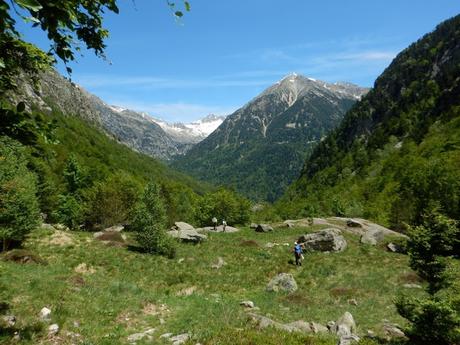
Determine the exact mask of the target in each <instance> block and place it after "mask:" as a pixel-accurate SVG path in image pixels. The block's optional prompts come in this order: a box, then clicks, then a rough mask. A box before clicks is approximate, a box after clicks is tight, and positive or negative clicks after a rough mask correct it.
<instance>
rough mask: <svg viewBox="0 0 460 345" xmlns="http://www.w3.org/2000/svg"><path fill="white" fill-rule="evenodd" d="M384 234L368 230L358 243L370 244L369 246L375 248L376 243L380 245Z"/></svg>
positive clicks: (380, 231)
mask: <svg viewBox="0 0 460 345" xmlns="http://www.w3.org/2000/svg"><path fill="white" fill-rule="evenodd" d="M384 238H385V234H384V233H383V231H382V230H380V229H375V228H374V229H369V230H368V231H366V232H365V233H364V234H363V235H362V236H361V239H360V242H361V243H363V244H370V245H371V246H376V245H377V243H380V242H382V241H383V240H384Z"/></svg>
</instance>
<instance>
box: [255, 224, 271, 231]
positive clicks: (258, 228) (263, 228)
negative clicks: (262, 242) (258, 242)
mask: <svg viewBox="0 0 460 345" xmlns="http://www.w3.org/2000/svg"><path fill="white" fill-rule="evenodd" d="M255 230H256V232H270V231H273V228H272V227H271V226H270V225H268V224H258V225H257V226H256V229H255Z"/></svg>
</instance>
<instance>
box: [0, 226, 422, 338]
mask: <svg viewBox="0 0 460 345" xmlns="http://www.w3.org/2000/svg"><path fill="white" fill-rule="evenodd" d="M316 229H317V228H316ZM312 230H313V228H312V229H311V230H310V231H312ZM304 232H305V230H303V229H283V230H276V231H274V232H273V233H264V234H259V233H255V232H253V231H252V230H249V229H243V230H242V231H241V232H238V233H233V234H222V233H218V234H211V235H210V236H209V240H208V241H207V242H206V243H203V244H201V245H186V244H180V245H179V248H178V255H177V258H175V259H173V260H169V259H166V258H163V257H159V256H152V255H146V254H141V253H137V252H133V251H130V250H128V249H125V248H115V247H107V246H105V245H103V244H102V243H99V242H95V241H93V240H92V234H90V233H84V232H80V233H78V232H74V233H72V235H73V236H74V237H75V244H74V245H72V246H68V247H59V246H51V245H49V244H47V243H46V241H43V238H44V236H46V235H47V234H46V233H45V232H44V231H43V230H38V231H37V232H35V233H34V234H33V235H32V237H31V239H30V240H29V241H28V243H27V245H26V248H27V249H29V250H31V251H33V252H35V253H36V254H39V255H40V256H41V257H42V258H43V259H45V260H46V261H47V262H48V265H37V264H25V265H22V264H17V263H12V262H5V261H0V272H1V274H0V287H1V289H0V290H1V292H0V298H2V299H4V300H6V301H8V302H9V303H10V305H11V313H13V314H14V315H16V316H17V318H18V320H19V326H18V327H19V328H21V327H29V328H31V327H32V328H33V331H29V333H28V335H29V339H24V340H23V342H22V343H23V344H37V343H40V341H43V343H47V342H46V341H44V340H46V327H45V326H42V325H41V324H40V322H39V320H38V313H39V311H40V309H41V308H42V307H44V306H48V307H50V308H51V309H52V322H56V323H58V324H59V326H60V327H61V332H60V337H61V338H62V339H61V340H62V342H60V343H59V344H67V343H69V344H70V340H69V339H67V340H68V342H66V341H67V340H66V332H68V331H70V332H76V333H79V334H81V339H84V342H82V343H83V344H87V345H89V344H98V345H99V344H107V345H108V344H124V343H126V338H127V336H128V335H130V334H132V333H137V332H140V331H143V330H144V329H146V328H148V327H155V328H157V331H156V332H155V339H156V343H160V344H161V343H162V340H158V337H159V335H161V334H163V333H166V332H171V333H174V334H179V333H183V332H190V333H191V334H193V339H192V341H191V342H190V344H195V343H196V342H200V343H202V344H281V343H282V344H335V343H336V340H335V338H333V337H327V336H326V337H325V338H319V337H318V336H304V335H299V334H289V333H280V332H279V331H275V330H271V329H266V330H257V329H256V328H254V326H253V325H251V324H250V323H249V322H248V318H247V315H246V312H245V311H244V309H243V308H242V307H240V306H239V302H240V301H242V300H248V299H249V300H252V301H254V302H255V304H256V306H257V307H259V308H260V310H259V311H258V313H261V314H263V315H268V316H269V317H271V318H273V319H274V320H277V321H281V322H290V321H295V320H299V319H302V320H305V321H316V322H320V323H322V324H326V322H327V321H330V320H337V319H338V318H339V317H340V316H341V315H342V314H343V313H344V312H345V311H350V312H351V313H352V314H353V316H354V318H355V320H356V322H357V324H358V332H359V333H360V334H365V333H366V331H367V330H368V329H372V330H374V331H375V332H376V333H379V332H380V327H381V325H382V323H383V322H382V320H384V319H387V320H390V321H391V322H395V323H399V324H404V321H403V319H401V318H400V317H399V316H398V314H397V312H396V310H395V307H394V305H393V300H394V298H395V296H396V295H397V294H398V293H399V292H400V291H401V290H402V289H404V288H402V285H403V284H404V283H406V282H412V280H413V279H414V274H413V273H412V271H411V270H410V269H409V268H408V264H407V257H406V256H404V255H399V254H394V253H389V252H386V251H385V250H384V249H382V248H378V247H369V246H363V245H361V244H359V239H358V238H357V237H354V236H353V235H348V234H347V235H346V237H347V240H348V243H349V246H348V248H347V249H346V250H345V251H344V252H343V253H330V254H325V253H311V254H308V255H306V259H305V261H304V265H303V266H302V267H301V268H296V267H295V266H294V265H292V264H290V263H289V260H290V259H292V258H291V252H290V251H291V248H292V244H293V241H294V240H295V239H296V238H297V237H298V235H300V234H302V233H304ZM45 238H46V237H45ZM248 241H249V242H248ZM267 242H274V243H279V244H280V245H279V246H275V247H274V248H271V249H268V248H265V247H264V245H265V244H266V243H267ZM284 243H288V244H289V245H288V246H285V245H283V244H284ZM248 244H249V245H248ZM256 244H258V245H256ZM219 256H220V257H222V258H223V259H224V261H225V262H226V265H224V266H223V267H222V268H220V269H218V270H217V269H213V268H211V266H212V264H213V263H215V262H217V258H218V257H219ZM181 259H183V260H181ZM179 261H181V262H180V263H179ZM83 262H84V263H86V264H87V265H88V266H91V267H93V268H94V269H95V270H96V272H95V273H93V274H79V273H75V272H74V268H75V267H76V266H78V265H79V264H81V263H83ZM280 272H288V273H292V274H293V275H294V277H295V279H296V281H297V283H298V286H299V289H298V291H296V292H294V293H292V294H286V293H278V294H276V293H269V292H266V291H265V287H266V284H267V283H268V281H269V280H270V278H271V277H273V276H274V275H276V274H277V273H280ZM189 287H195V292H193V294H191V295H189V296H184V295H182V296H180V295H178V293H179V292H180V291H183V290H184V289H186V288H189ZM404 290H408V289H404ZM409 292H410V293H420V291H414V290H410V291H409ZM350 298H354V299H356V300H357V302H358V306H353V305H350V304H349V303H348V299H350ZM161 305H165V306H166V307H163V309H164V308H167V310H160V309H161V307H160V306H161ZM155 308H156V309H155ZM152 310H153V311H154V312H152ZM155 310H156V312H155ZM160 319H163V320H164V322H163V323H162V322H160ZM75 321H77V322H79V324H80V327H78V328H75V327H74V322H75ZM40 329H42V330H41V331H40ZM8 339H10V336H8V335H2V334H1V332H0V343H2V342H3V343H8ZM164 343H165V344H166V343H167V342H164ZM139 344H142V342H139Z"/></svg>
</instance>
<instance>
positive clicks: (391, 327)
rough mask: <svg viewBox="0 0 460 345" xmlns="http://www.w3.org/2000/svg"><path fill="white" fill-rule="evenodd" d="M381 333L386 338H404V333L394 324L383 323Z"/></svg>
mask: <svg viewBox="0 0 460 345" xmlns="http://www.w3.org/2000/svg"><path fill="white" fill-rule="evenodd" d="M383 333H384V334H385V335H386V336H387V337H388V338H406V335H405V334H404V332H403V331H402V330H401V329H400V328H399V326H398V325H396V324H390V323H385V324H384V325H383Z"/></svg>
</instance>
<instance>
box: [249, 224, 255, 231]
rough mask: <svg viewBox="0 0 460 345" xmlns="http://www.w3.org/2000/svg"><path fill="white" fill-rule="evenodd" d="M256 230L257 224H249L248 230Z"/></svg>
mask: <svg viewBox="0 0 460 345" xmlns="http://www.w3.org/2000/svg"><path fill="white" fill-rule="evenodd" d="M256 228H257V224H256V223H251V225H250V226H249V229H253V230H255V229H256Z"/></svg>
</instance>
